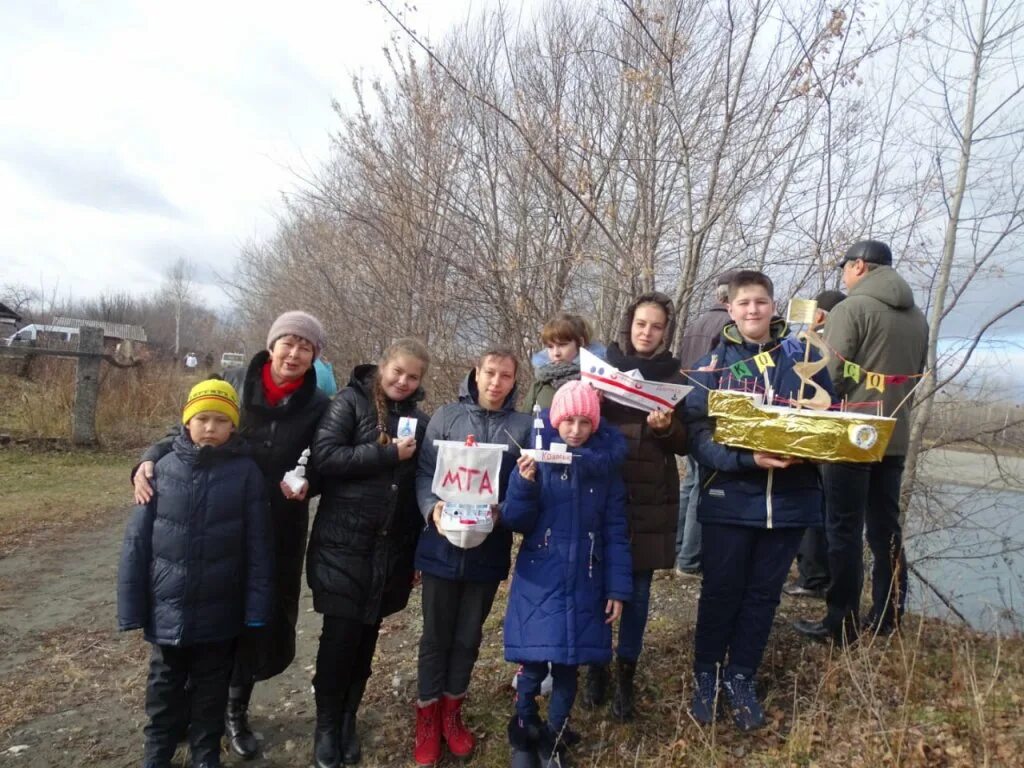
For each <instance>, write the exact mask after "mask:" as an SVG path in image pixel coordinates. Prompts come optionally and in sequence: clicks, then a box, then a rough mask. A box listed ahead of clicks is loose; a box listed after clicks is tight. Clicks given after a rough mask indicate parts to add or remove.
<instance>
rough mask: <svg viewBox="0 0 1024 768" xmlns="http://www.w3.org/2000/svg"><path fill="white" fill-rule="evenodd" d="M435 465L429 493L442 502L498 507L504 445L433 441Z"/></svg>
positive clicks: (505, 447)
mask: <svg viewBox="0 0 1024 768" xmlns="http://www.w3.org/2000/svg"><path fill="white" fill-rule="evenodd" d="M434 445H435V446H436V447H437V464H436V465H435V466H434V482H433V483H432V484H431V486H430V490H431V491H433V493H434V495H435V496H437V497H438V498H439V499H442V500H444V501H451V502H457V503H460V504H497V503H498V497H499V494H500V491H501V489H500V488H499V487H498V486H499V483H500V480H501V457H502V455H503V454H504V453H505V451H506V450H508V446H507V445H505V444H504V443H476V444H475V445H466V444H465V443H464V442H462V441H460V440H435V441H434Z"/></svg>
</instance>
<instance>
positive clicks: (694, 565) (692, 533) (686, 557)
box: [676, 456, 700, 571]
mask: <svg viewBox="0 0 1024 768" xmlns="http://www.w3.org/2000/svg"><path fill="white" fill-rule="evenodd" d="M699 480H700V473H699V470H698V467H697V462H696V461H694V460H693V458H692V457H690V456H687V457H686V477H684V478H683V484H682V486H680V488H679V525H677V526H676V568H679V569H680V570H683V571H696V570H697V569H698V568H700V523H699V522H697V501H698V500H699V499H700V483H699V482H698V481H699Z"/></svg>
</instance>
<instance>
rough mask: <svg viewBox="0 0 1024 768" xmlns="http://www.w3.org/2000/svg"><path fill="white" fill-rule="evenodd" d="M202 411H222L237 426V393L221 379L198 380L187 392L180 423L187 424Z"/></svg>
mask: <svg viewBox="0 0 1024 768" xmlns="http://www.w3.org/2000/svg"><path fill="white" fill-rule="evenodd" d="M203 411H217V412H219V413H223V414H224V415H225V416H227V417H228V418H229V419H231V423H232V424H234V425H235V426H236V427H237V426H238V393H236V392H235V388H234V387H232V386H231V385H230V384H228V383H227V382H226V381H224V380H223V379H206V380H205V381H200V382H199V383H198V384H196V385H195V386H194V387H192V391H191V392H189V393H188V402H187V403H185V411H184V412H183V413H182V414H181V423H182V424H188V421H189V419H191V418H192V417H193V416H195V415H196V414H197V413H201V412H203Z"/></svg>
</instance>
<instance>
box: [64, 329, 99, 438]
mask: <svg viewBox="0 0 1024 768" xmlns="http://www.w3.org/2000/svg"><path fill="white" fill-rule="evenodd" d="M78 351H79V352H87V353H90V356H89V357H79V358H78V364H77V366H76V369H77V380H76V382H75V407H74V410H73V411H72V414H71V442H72V443H74V444H75V445H95V444H96V400H97V399H98V397H99V391H100V363H101V362H102V359H103V358H102V357H101V355H102V354H103V329H102V328H96V327H93V326H88V325H87V326H82V327H81V328H79V329H78ZM92 355H95V356H92Z"/></svg>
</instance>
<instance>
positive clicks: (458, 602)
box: [417, 573, 499, 702]
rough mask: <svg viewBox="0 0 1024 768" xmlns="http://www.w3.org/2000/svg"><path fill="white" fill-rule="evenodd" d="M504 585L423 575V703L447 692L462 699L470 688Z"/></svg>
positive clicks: (420, 670) (421, 646)
mask: <svg viewBox="0 0 1024 768" xmlns="http://www.w3.org/2000/svg"><path fill="white" fill-rule="evenodd" d="M498 583H499V582H497V581H488V582H474V581H451V580H449V579H442V578H438V577H437V576H430V575H428V574H426V573H425V574H423V635H422V636H421V637H420V653H419V661H418V665H417V671H418V675H419V700H420V701H421V702H427V701H433V700H435V699H439V698H440V697H441V694H448V695H449V696H462V695H463V694H464V693H465V692H466V691H467V690H468V689H469V679H470V677H472V675H473V666H474V665H475V664H476V659H477V656H479V655H480V642H481V641H482V640H483V628H484V621H485V620H486V619H487V614H489V613H490V612H491V605H492V604H493V603H494V595H495V593H497V591H498Z"/></svg>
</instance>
